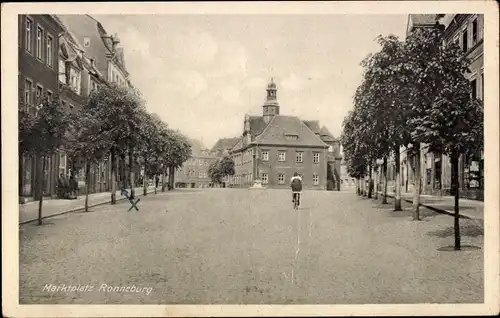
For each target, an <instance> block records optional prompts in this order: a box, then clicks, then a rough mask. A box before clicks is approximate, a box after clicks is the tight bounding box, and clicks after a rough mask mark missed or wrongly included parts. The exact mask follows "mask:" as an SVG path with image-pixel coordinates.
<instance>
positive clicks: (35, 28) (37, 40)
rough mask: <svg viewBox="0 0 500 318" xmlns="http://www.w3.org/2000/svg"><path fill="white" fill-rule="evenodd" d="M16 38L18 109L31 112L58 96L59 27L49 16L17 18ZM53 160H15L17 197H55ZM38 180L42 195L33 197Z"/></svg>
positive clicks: (54, 162) (22, 198)
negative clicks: (44, 161)
mask: <svg viewBox="0 0 500 318" xmlns="http://www.w3.org/2000/svg"><path fill="white" fill-rule="evenodd" d="M18 23H19V35H18V70H19V73H18V85H19V86H18V87H19V106H18V107H20V108H24V109H26V110H30V111H31V110H33V111H35V108H36V107H37V106H39V105H40V104H41V102H42V100H43V99H44V98H47V99H48V100H49V101H51V100H52V99H53V98H55V96H56V95H57V93H58V81H57V73H58V68H57V65H58V63H59V54H58V49H57V47H58V45H57V43H58V39H59V37H60V36H61V33H62V32H63V27H62V26H61V25H60V23H59V22H58V21H57V20H55V19H54V18H53V16H51V15H47V14H43V15H19V16H18ZM56 158H57V156H55V155H53V156H50V157H49V158H47V159H46V167H45V170H44V171H42V160H41V158H36V157H32V156H24V155H20V156H19V196H20V200H21V202H25V199H26V198H27V197H35V198H36V199H38V198H39V196H40V195H43V196H55V189H56V171H57V163H56V160H55V159H56ZM38 180H42V182H43V183H42V193H35V191H36V187H35V185H36V184H37V183H38Z"/></svg>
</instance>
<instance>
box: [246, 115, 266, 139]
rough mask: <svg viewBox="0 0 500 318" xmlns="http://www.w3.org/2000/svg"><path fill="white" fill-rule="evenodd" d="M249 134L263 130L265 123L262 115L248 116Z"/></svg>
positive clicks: (254, 134)
mask: <svg viewBox="0 0 500 318" xmlns="http://www.w3.org/2000/svg"><path fill="white" fill-rule="evenodd" d="M249 120H250V135H252V136H256V135H259V134H260V133H262V132H263V131H264V129H265V128H266V126H267V123H266V122H265V121H264V117H262V116H250V117H249Z"/></svg>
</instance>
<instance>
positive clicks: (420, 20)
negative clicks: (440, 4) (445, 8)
mask: <svg viewBox="0 0 500 318" xmlns="http://www.w3.org/2000/svg"><path fill="white" fill-rule="evenodd" d="M410 19H411V20H412V22H413V25H434V24H435V23H436V14H410Z"/></svg>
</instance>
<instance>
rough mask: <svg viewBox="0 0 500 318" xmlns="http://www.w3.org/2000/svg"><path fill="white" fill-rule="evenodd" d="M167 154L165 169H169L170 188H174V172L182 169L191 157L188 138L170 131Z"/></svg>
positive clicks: (177, 132)
mask: <svg viewBox="0 0 500 318" xmlns="http://www.w3.org/2000/svg"><path fill="white" fill-rule="evenodd" d="M166 141H167V144H166V145H167V152H166V156H165V167H166V169H168V178H169V180H168V184H169V188H170V189H173V187H174V172H175V169H177V168H180V167H181V166H182V164H183V163H184V162H186V161H187V160H188V158H189V157H190V156H191V153H192V151H191V144H190V143H189V141H188V139H187V137H186V136H184V135H183V134H182V133H180V132H179V131H175V130H171V129H168V134H167V139H166Z"/></svg>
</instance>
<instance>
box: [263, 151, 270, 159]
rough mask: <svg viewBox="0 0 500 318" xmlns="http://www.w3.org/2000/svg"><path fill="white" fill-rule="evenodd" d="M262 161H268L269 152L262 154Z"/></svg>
mask: <svg viewBox="0 0 500 318" xmlns="http://www.w3.org/2000/svg"><path fill="white" fill-rule="evenodd" d="M262 161H269V151H263V152H262Z"/></svg>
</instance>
